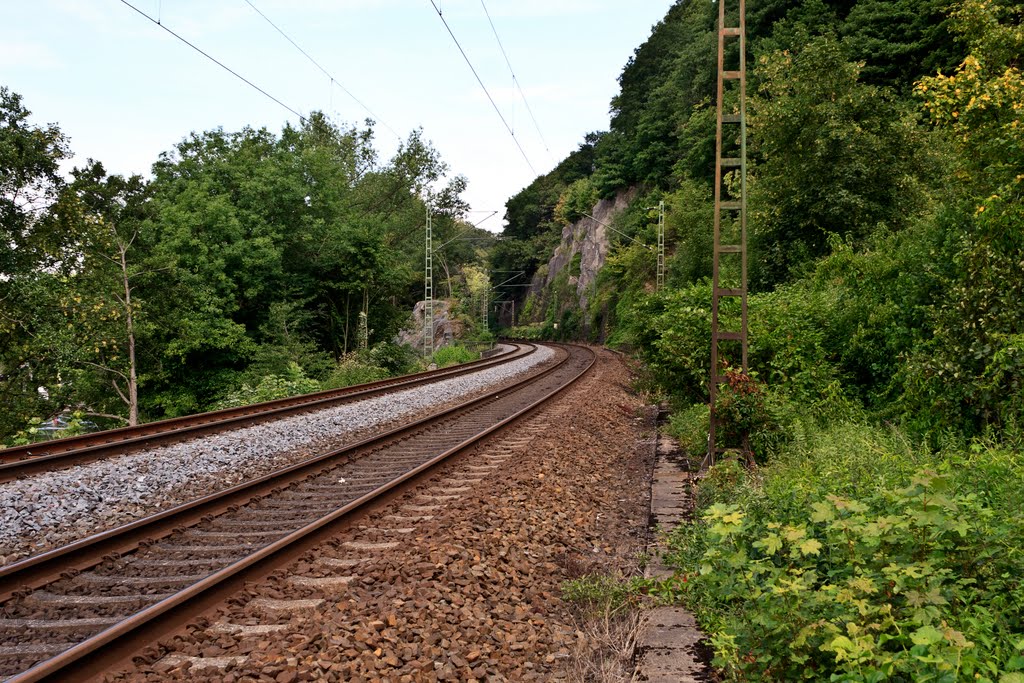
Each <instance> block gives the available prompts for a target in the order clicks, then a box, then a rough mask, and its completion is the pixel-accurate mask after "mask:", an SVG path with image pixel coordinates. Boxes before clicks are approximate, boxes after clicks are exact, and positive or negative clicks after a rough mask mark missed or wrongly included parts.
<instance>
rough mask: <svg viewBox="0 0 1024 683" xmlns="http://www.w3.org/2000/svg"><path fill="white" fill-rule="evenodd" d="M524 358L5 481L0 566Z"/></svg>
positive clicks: (412, 411)
mask: <svg viewBox="0 0 1024 683" xmlns="http://www.w3.org/2000/svg"><path fill="white" fill-rule="evenodd" d="M553 356H554V351H553V350H552V349H550V348H548V347H539V348H538V349H537V351H536V352H535V353H533V354H531V355H530V356H527V357H525V358H522V359H519V360H514V361H511V362H509V363H506V364H503V365H499V366H497V367H493V368H488V369H486V370H482V371H480V372H477V373H473V374H470V375H463V376H460V377H454V378H451V379H447V380H442V381H440V382H437V383H434V384H429V385H425V386H420V387H415V388H412V389H406V390H404V391H400V392H397V393H393V394H389V395H387V396H380V397H375V398H369V399H365V400H362V401H359V402H357V403H350V404H347V405H341V406H337V407H334V408H326V409H323V410H320V411H317V412H316V413H308V414H304V415H297V416H292V417H286V418H282V419H279V420H274V421H271V422H265V423H262V424H256V425H251V426H247V427H242V428H240V429H236V430H232V431H230V432H225V433H223V434H217V435H213V436H207V437H203V438H201V439H195V440H192V441H186V442H181V443H176V444H169V445H166V446H160V447H157V448H154V449H151V450H146V451H140V452H135V453H131V454H128V455H123V456H116V457H113V458H108V459H104V460H99V461H96V462H92V463H88V464H85V465H78V466H74V467H69V468H66V469H62V470H59V471H56V472H49V473H43V474H39V475H35V476H32V477H27V478H25V479H21V480H17V481H11V482H6V483H3V484H0V509H3V510H4V513H5V514H4V516H3V518H2V519H0V565H3V564H9V563H10V562H13V561H15V560H16V559H19V558H21V557H25V556H28V555H31V554H36V553H39V552H43V551H45V550H48V549H50V548H54V547H58V546H60V545H64V544H66V543H69V542H72V541H74V540H77V539H79V538H82V537H84V536H86V535H88V534H92V533H96V532H98V531H102V530H104V529H108V528H112V527H114V526H118V525H120V524H124V523H127V522H129V521H132V520H134V519H138V518H140V517H143V516H145V515H148V514H152V513H154V512H157V511H159V510H163V509H167V508H169V507H173V506H174V505H178V504H181V503H184V502H187V501H188V500H192V499H194V498H196V497H197V496H200V495H204V494H207V493H210V492H212V491H215V490H219V489H223V488H227V487H229V486H232V485H234V484H237V483H240V482H242V481H246V480H249V479H253V478H256V477H259V476H262V475H264V474H267V473H269V472H272V471H274V470H276V469H279V468H281V467H284V466H286V465H289V464H291V463H293V462H297V461H300V460H303V459H306V458H308V457H310V456H312V455H313V454H314V452H313V450H312V449H314V448H322V447H323V446H324V445H325V444H334V445H335V447H336V445H337V444H339V443H341V442H343V441H345V440H346V438H347V439H348V440H349V441H351V440H352V438H353V437H354V436H362V435H363V434H364V433H365V432H367V431H368V430H372V429H374V428H376V427H380V426H383V425H386V424H388V423H393V422H395V421H398V420H403V419H408V418H409V417H410V416H415V415H417V414H420V413H423V412H424V411H429V410H431V409H436V408H438V407H440V406H442V405H444V404H446V403H451V402H453V401H456V400H458V399H460V398H462V397H464V396H468V395H470V394H474V393H479V392H481V391H484V390H486V389H488V388H491V387H493V385H495V384H498V383H500V382H503V381H505V380H507V379H510V378H512V377H514V376H516V375H519V374H522V373H524V372H527V371H529V370H531V369H532V368H534V367H536V366H537V365H539V364H541V363H544V362H546V361H548V360H550V359H551V358H552V357H553Z"/></svg>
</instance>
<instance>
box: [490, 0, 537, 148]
mask: <svg viewBox="0 0 1024 683" xmlns="http://www.w3.org/2000/svg"><path fill="white" fill-rule="evenodd" d="M480 6H481V7H483V8H484V14H486V15H487V23H489V24H490V25H491V32H492V33H494V39H495V40H496V41H498V49H499V50H501V56H502V57H504V58H505V65H506V66H508V72H509V73H510V74H512V83H513V85H515V86H516V90H518V91H519V96H520V97H522V98H523V104H524V105H526V112H527V113H528V114H529V115H530V120H531V121H533V127H534V128H536V129H537V137H539V138H540V141H541V143H542V144H543V145H544V151H546V152H547V153H548V156H551V148H550V147H548V141H547V140H545V139H544V133H542V132H541V130H540V124H539V123H537V117H536V116H534V115H533V109H532V108H531V107H530V103H529V102H528V101H527V100H526V93H525V92H523V88H522V86H520V85H519V79H518V78H516V72H515V71H514V70H513V69H512V62H511V61H510V60H509V58H508V53H507V52H505V46H504V45H502V44H501V38H500V37H498V29H497V28H495V26H494V20H493V19H491V13H490V12H489V11H487V4H486V3H485V2H484V0H480Z"/></svg>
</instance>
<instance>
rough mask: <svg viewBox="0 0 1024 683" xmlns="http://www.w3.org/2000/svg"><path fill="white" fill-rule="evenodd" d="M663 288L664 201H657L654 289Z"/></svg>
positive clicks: (659, 289)
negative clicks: (656, 256) (656, 263)
mask: <svg viewBox="0 0 1024 683" xmlns="http://www.w3.org/2000/svg"><path fill="white" fill-rule="evenodd" d="M664 288H665V202H664V201H660V202H658V281H657V285H656V286H655V290H656V291H659V292H660V291H661V290H662V289H664Z"/></svg>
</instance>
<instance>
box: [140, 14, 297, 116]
mask: <svg viewBox="0 0 1024 683" xmlns="http://www.w3.org/2000/svg"><path fill="white" fill-rule="evenodd" d="M121 3H122V4H124V5H127V6H128V7H130V8H132V9H133V10H135V11H136V12H138V13H139V14H141V15H142V16H144V17H145V18H146V19H148V20H149V21H151V22H153V23H154V24H156V25H157V26H159V27H160V28H162V29H163V30H165V31H167V32H168V33H170V34H171V35H172V36H174V37H175V38H177V39H178V40H180V41H181V42H183V43H185V44H186V45H188V46H189V47H190V48H192V49H193V50H195V51H196V52H198V53H199V54H201V55H202V56H204V57H206V58H207V59H209V60H210V61H211V62H213V63H214V64H216V65H217V66H219V67H220V68H222V69H224V70H225V71H227V72H228V73H229V74H231V75H232V76H234V77H235V78H237V79H239V80H240V81H242V82H243V83H245V84H246V85H248V86H249V87H251V88H253V89H255V90H258V91H259V92H260V93H262V94H263V95H265V96H266V97H269V98H270V99H272V100H273V101H274V102H276V103H277V104H279V105H281V106H282V107H284V108H285V109H287V110H288V111H290V112H291V113H293V114H295V115H296V116H298V117H299V120H300V121H302V122H303V123H305V121H306V117H305V116H303V115H302V114H300V113H299V112H297V111H295V110H294V109H292V108H291V107H289V106H288V105H287V104H285V103H284V102H282V101H281V100H279V99H277V98H276V97H274V96H273V95H271V94H270V93H268V92H267V91H266V90H264V89H263V88H261V87H260V86H258V85H256V84H255V83H253V82H252V81H250V80H249V79H248V78H246V77H245V76H243V75H241V74H240V73H238V72H237V71H235V70H234V69H232V68H231V67H229V66H227V65H226V64H224V63H223V62H221V61H219V60H217V59H216V58H215V57H213V56H211V55H210V54H209V53H207V52H204V51H203V50H201V49H200V48H198V47H196V46H195V45H193V44H192V43H190V42H189V41H187V40H185V39H184V38H182V37H181V36H180V35H178V34H177V33H175V32H174V31H172V30H171V29H169V28H167V27H166V26H164V25H163V24H162V23H160V21H159V20H158V19H154V18H153V17H151V16H149V15H148V14H146V13H145V12H143V11H142V10H140V9H139V8H138V7H136V6H135V5H133V4H131V3H130V2H128V0H121Z"/></svg>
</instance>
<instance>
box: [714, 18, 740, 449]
mask: <svg viewBox="0 0 1024 683" xmlns="http://www.w3.org/2000/svg"><path fill="white" fill-rule="evenodd" d="M733 3H738V5H739V7H738V10H739V12H738V17H737V20H736V22H737V23H736V25H733V26H727V25H726V7H725V6H726V4H730V5H733V6H735V5H734V4H733ZM730 14H731V13H730ZM746 32H747V19H746V0H718V103H717V106H716V117H717V130H716V136H715V227H714V253H713V258H712V289H711V377H710V380H711V381H710V384H709V392H708V393H709V394H710V397H711V399H710V411H711V425H710V432H709V433H708V454H707V458H706V461H707V462H709V463H710V464H714V462H715V458H716V457H717V456H718V454H719V453H723V452H725V451H726V450H728V446H727V444H726V443H724V442H725V439H724V434H723V433H722V427H723V425H722V423H721V421H720V420H719V418H718V415H717V414H716V412H715V401H716V399H717V398H718V394H719V386H720V385H721V384H724V383H726V382H727V380H728V378H727V376H726V375H725V374H724V373H723V372H722V370H723V369H724V363H722V362H721V361H722V360H723V358H722V353H721V349H720V348H719V344H720V343H722V342H732V343H734V344H735V343H736V342H738V343H739V347H740V353H739V355H740V360H741V363H742V368H743V372H744V373H746V371H747V54H746V51H747V38H746ZM733 40H735V41H737V42H738V46H737V49H738V52H739V63H738V65H737V68H736V69H735V70H734V69H729V68H726V63H725V60H726V42H727V41H733ZM733 45H734V43H733ZM726 82H730V83H732V82H735V83H736V85H737V86H738V95H739V102H738V104H737V106H736V107H735V108H733V107H730V111H729V112H728V113H727V112H726V110H725V92H726V89H725V85H726ZM725 126H729V129H728V130H729V133H728V135H729V140H731V141H734V140H735V139H736V136H738V137H739V150H735V149H732V150H729V152H728V154H727V155H723V148H724V142H725V139H726V133H724V131H723V129H724V127H725ZM734 126H735V127H734ZM737 128H738V130H737ZM728 169H733V170H738V171H739V178H738V180H739V183H738V184H731V185H730V187H732V188H738V194H736V192H735V191H734V192H732V193H729V196H726V197H723V196H722V195H723V189H724V185H725V173H726V172H728ZM723 212H724V213H725V214H726V216H725V219H726V226H727V227H728V231H729V234H728V235H727V239H726V240H725V244H723V243H722V242H723V239H722V228H723V220H722V219H723V216H722V214H723ZM737 223H738V224H739V225H738V234H737V230H736V227H737ZM723 256H724V257H727V259H728V258H732V259H736V258H738V259H739V263H738V264H736V263H733V264H732V266H731V267H729V268H727V269H726V275H727V276H729V277H730V278H731V279H730V280H729V281H728V282H727V283H726V284H725V286H723V283H722V275H723V272H722V263H723V260H722V258H723ZM737 266H738V268H737ZM737 271H738V272H737ZM737 276H738V281H737ZM737 299H738V300H739V309H740V329H739V330H735V329H732V330H728V329H723V326H722V324H721V321H720V319H719V318H720V315H721V313H722V310H721V306H722V303H723V302H732V301H736V300H737ZM734 309H735V306H734V305H732V306H729V307H728V309H727V311H728V313H729V315H735V310H734ZM726 327H728V325H726ZM733 361H734V362H735V356H734V357H733ZM741 438H742V442H743V443H742V445H741V447H742V449H743V452H744V455H745V457H746V458H747V460H748V462H749V461H750V460H751V455H750V440H749V436H748V435H746V434H743V435H741Z"/></svg>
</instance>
